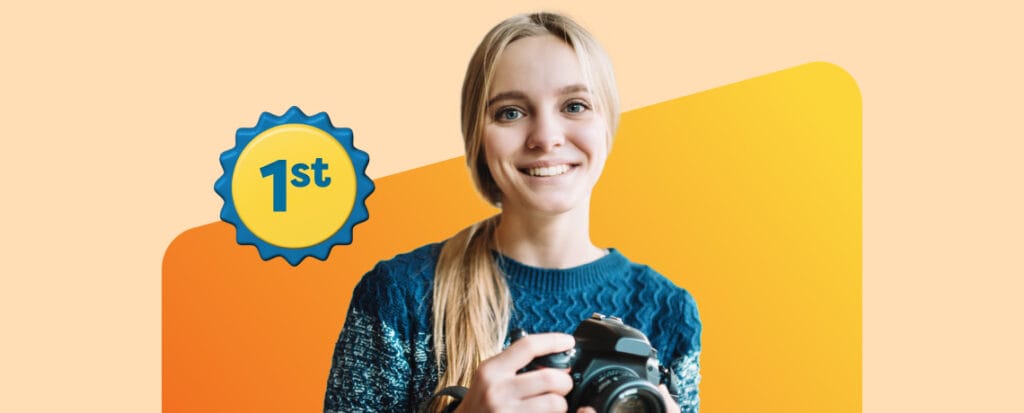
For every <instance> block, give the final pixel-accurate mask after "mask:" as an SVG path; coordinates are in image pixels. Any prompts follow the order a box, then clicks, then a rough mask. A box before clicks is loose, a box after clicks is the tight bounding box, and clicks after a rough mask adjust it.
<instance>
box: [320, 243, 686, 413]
mask: <svg viewBox="0 0 1024 413" xmlns="http://www.w3.org/2000/svg"><path fill="white" fill-rule="evenodd" d="M440 248H441V244H430V245H427V246H424V247H421V248H419V249H416V250H414V251H412V252H409V253H406V254H401V255H398V256H396V257H395V258H393V259H391V260H388V261H382V262H380V263H378V264H377V266H376V267H374V269H373V270H371V271H370V272H369V273H367V274H366V275H365V276H364V277H363V279H362V280H361V281H360V282H359V284H358V285H356V288H355V291H354V292H353V293H352V303H351V306H350V307H349V311H348V315H347V317H346V319H345V326H344V327H343V328H342V330H341V335H340V336H339V338H338V342H337V345H336V346H335V350H334V359H333V363H332V366H331V371H330V375H329V377H328V383H327V394H326V397H325V400H324V411H325V412H413V411H415V410H416V408H417V406H418V405H419V404H420V403H421V402H422V401H423V400H426V399H428V398H429V397H430V394H431V392H433V390H434V387H435V386H436V385H437V376H438V374H437V369H436V366H435V365H434V348H433V343H432V337H431V321H432V316H431V303H432V290H433V280H434V267H435V266H436V264H437V256H438V253H439V252H440ZM495 258H496V259H497V261H498V264H499V266H500V267H501V269H502V270H503V272H504V273H505V276H506V279H507V280H508V285H509V290H510V293H511V295H512V302H513V304H514V307H515V308H514V310H513V313H512V321H511V322H510V326H509V327H510V330H511V329H514V328H522V329H524V330H526V331H528V332H534V333H537V332H548V331H558V332H564V333H568V334H572V332H573V330H575V329H576V326H577V325H579V323H580V321H582V320H584V319H586V318H588V317H590V315H591V314H593V313H595V312H597V313H601V314H605V315H614V316H617V317H620V318H622V320H623V322H624V323H626V324H628V325H630V326H632V327H635V328H637V329H639V330H640V331H642V332H643V333H644V334H646V335H647V337H648V338H649V339H650V341H651V345H653V346H654V348H656V349H657V350H658V357H659V359H660V360H659V362H661V363H662V364H664V365H668V366H670V367H671V368H672V370H673V373H674V374H675V375H676V376H677V379H678V380H679V383H680V389H681V395H680V397H679V399H678V400H677V401H678V402H679V405H680V407H681V408H682V411H683V412H684V413H686V412H696V411H697V410H698V408H699V405H700V398H699V396H698V384H699V383H700V333H701V323H700V318H699V316H698V314H697V306H696V303H695V302H694V300H693V297H692V296H691V295H690V294H689V293H688V292H687V291H686V290H684V289H682V288H679V287H677V286H675V285H674V284H672V282H671V281H669V280H668V279H666V278H665V277H663V276H662V275H660V274H658V273H657V272H655V271H654V270H652V269H651V268H650V267H648V266H646V265H640V264H635V263H632V262H630V261H629V260H628V259H626V257H624V256H623V255H622V254H621V253H619V252H618V251H617V250H615V249H610V253H609V254H608V255H606V256H604V257H603V258H600V259H598V260H596V261H594V262H591V263H588V264H584V265H581V266H579V267H575V268H570V269H562V270H554V269H544V268H536V267H531V266H528V265H525V264H522V263H519V262H516V261H515V260H512V259H510V258H508V257H504V256H502V255H500V254H495ZM506 345H507V343H506Z"/></svg>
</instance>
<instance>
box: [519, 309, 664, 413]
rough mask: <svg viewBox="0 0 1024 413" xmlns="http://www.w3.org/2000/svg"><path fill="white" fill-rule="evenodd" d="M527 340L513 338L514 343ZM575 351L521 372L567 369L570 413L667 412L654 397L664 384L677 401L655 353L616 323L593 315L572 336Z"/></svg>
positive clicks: (636, 332)
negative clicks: (590, 412) (584, 412)
mask: <svg viewBox="0 0 1024 413" xmlns="http://www.w3.org/2000/svg"><path fill="white" fill-rule="evenodd" d="M525 335H526V333H525V332H523V331H522V330H516V331H513V332H512V341H513V342H514V341H516V340H518V339H519V338H522V337H524V336H525ZM573 337H575V339H576V346H575V347H574V348H572V349H570V350H568V351H566V352H562V353H555V354H549V355H547V356H542V357H538V358H536V359H534V360H533V361H532V362H530V364H529V365H527V366H526V367H525V368H523V369H522V370H521V371H520V372H521V373H522V372H526V371H530V370H535V369H538V368H542V367H550V368H559V369H566V368H567V369H570V371H569V375H570V376H571V377H572V380H573V389H572V391H571V392H569V394H568V395H566V399H567V402H568V404H569V411H570V412H574V411H576V409H578V408H579V407H582V406H590V407H593V408H594V409H595V410H597V412H598V413H605V412H608V413H612V412H655V413H661V412H664V411H665V402H664V400H663V398H662V395H661V393H660V392H659V391H658V385H659V384H665V385H666V386H667V387H668V389H669V393H671V394H672V395H673V396H676V395H678V393H679V392H678V385H677V383H676V382H675V375H673V374H672V373H671V371H670V370H669V369H668V368H666V367H664V366H661V365H660V364H659V363H658V351H657V350H656V349H654V348H653V347H651V343H650V341H648V339H647V336H645V335H644V334H643V333H642V332H640V330H637V329H635V328H633V327H630V326H628V325H626V324H623V322H622V320H621V319H619V318H618V317H609V316H605V315H602V314H598V313H594V314H593V315H592V316H590V318H588V319H586V320H583V321H582V322H581V323H580V325H579V326H578V327H576V331H574V332H573Z"/></svg>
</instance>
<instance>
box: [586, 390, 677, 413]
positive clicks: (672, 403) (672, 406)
mask: <svg viewBox="0 0 1024 413" xmlns="http://www.w3.org/2000/svg"><path fill="white" fill-rule="evenodd" d="M658 391H660V392H661V398H662V399H664V400H665V412H666V413H679V403H676V399H674V398H672V395H671V394H669V393H668V388H666V387H665V385H664V384H662V385H659V386H658ZM576 413H597V410H594V408H593V407H580V408H579V410H576Z"/></svg>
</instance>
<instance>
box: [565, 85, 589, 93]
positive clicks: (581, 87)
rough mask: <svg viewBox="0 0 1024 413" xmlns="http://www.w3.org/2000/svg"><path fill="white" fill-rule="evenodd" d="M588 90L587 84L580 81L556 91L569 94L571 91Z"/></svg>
mask: <svg viewBox="0 0 1024 413" xmlns="http://www.w3.org/2000/svg"><path fill="white" fill-rule="evenodd" d="M588 91H589V90H588V89H587V85H584V84H582V83H577V84H575V85H569V86H566V87H563V88H562V89H561V90H559V91H558V93H559V94H562V95H568V94H571V93H576V92H588Z"/></svg>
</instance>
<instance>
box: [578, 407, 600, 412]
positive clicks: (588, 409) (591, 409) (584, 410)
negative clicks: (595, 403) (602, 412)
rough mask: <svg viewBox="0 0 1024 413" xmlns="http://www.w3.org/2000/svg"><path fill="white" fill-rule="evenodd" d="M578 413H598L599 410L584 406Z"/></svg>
mask: <svg viewBox="0 0 1024 413" xmlns="http://www.w3.org/2000/svg"><path fill="white" fill-rule="evenodd" d="M576 413H597V410H594V408H593V407H589V406H584V407H580V408H579V410H576Z"/></svg>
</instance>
